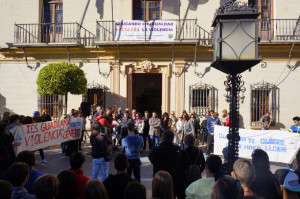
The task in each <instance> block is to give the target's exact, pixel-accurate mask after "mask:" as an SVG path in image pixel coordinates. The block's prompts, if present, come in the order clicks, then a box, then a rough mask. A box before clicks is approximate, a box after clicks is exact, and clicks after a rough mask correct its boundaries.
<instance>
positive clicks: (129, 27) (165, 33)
mask: <svg viewBox="0 0 300 199" xmlns="http://www.w3.org/2000/svg"><path fill="white" fill-rule="evenodd" d="M115 24H116V25H115V30H116V31H115V41H141V40H145V30H146V40H147V41H174V39H175V36H176V35H175V33H176V25H175V22H174V21H168V20H151V21H147V22H146V27H145V22H144V21H141V20H118V21H116V23H115ZM145 28H146V29H145Z"/></svg>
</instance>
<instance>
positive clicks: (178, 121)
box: [174, 115, 183, 144]
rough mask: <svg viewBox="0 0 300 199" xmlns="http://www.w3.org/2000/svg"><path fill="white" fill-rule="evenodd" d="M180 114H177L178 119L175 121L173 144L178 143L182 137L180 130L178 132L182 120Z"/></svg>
mask: <svg viewBox="0 0 300 199" xmlns="http://www.w3.org/2000/svg"><path fill="white" fill-rule="evenodd" d="M182 119H183V118H182V115H179V117H178V120H177V122H176V128H175V131H174V132H175V133H174V143H175V144H180V142H181V139H182V132H180V129H181V126H182V123H183V120H182Z"/></svg>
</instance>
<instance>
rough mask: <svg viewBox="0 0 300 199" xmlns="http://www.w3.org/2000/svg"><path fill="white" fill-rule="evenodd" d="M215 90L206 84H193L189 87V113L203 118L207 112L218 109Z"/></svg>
mask: <svg viewBox="0 0 300 199" xmlns="http://www.w3.org/2000/svg"><path fill="white" fill-rule="evenodd" d="M217 101H218V92H217V89H216V88H214V87H213V86H211V85H207V84H202V83H199V84H195V85H192V86H190V112H195V113H196V114H198V115H199V116H205V114H206V112H207V111H209V110H217V109H218V104H217Z"/></svg>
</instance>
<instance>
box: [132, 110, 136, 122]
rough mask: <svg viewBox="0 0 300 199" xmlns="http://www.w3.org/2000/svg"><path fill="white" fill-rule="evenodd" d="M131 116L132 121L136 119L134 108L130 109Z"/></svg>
mask: <svg viewBox="0 0 300 199" xmlns="http://www.w3.org/2000/svg"><path fill="white" fill-rule="evenodd" d="M131 113H132V114H131V117H132V119H133V121H134V123H135V120H136V110H135V109H132V111H131Z"/></svg>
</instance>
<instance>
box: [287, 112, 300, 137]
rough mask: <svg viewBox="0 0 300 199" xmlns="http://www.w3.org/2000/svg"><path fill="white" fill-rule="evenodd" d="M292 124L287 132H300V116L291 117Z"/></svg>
mask: <svg viewBox="0 0 300 199" xmlns="http://www.w3.org/2000/svg"><path fill="white" fill-rule="evenodd" d="M293 121H294V125H292V126H291V127H290V129H289V132H293V133H300V117H298V116H296V117H293Z"/></svg>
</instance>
